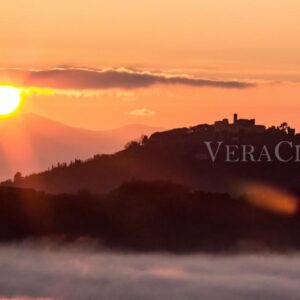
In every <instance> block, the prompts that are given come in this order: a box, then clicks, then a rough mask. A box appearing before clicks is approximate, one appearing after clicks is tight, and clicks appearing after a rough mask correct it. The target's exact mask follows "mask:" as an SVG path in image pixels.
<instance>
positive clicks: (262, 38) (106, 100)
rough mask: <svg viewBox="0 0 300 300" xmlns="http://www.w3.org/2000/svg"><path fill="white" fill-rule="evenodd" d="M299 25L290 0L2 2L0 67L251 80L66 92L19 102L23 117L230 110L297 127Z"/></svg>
mask: <svg viewBox="0 0 300 300" xmlns="http://www.w3.org/2000/svg"><path fill="white" fill-rule="evenodd" d="M299 20H300V2H299V1H298V0H284V1H283V0H275V1H274V0H273V1H271V0H243V1H241V0H209V1H200V0H186V1H179V0H177V1H176V0H173V1H171V0H164V1H161V0H160V1H158V0H152V1H141V0H127V1H123V0H111V1H101V0H89V1H86V0H85V1H83V0H72V1H64V2H63V1H61V0H51V1H50V0H43V1H38V0H10V1H2V3H1V10H0V45H1V52H0V67H2V68H11V67H14V68H21V69H26V70H27V69H48V68H52V67H57V66H65V67H66V66H72V67H88V68H95V69H99V70H102V69H103V68H119V67H125V68H134V69H135V70H139V71H152V72H164V73H166V72H167V73H168V74H173V75H176V76H194V77H197V78H205V79H207V78H208V79H211V80H217V81H218V80H237V81H245V82H249V81H250V82H256V83H257V85H256V86H255V87H249V88H245V89H234V88H233V89H231V88H220V87H211V86H210V87H207V86H206V87H199V86H190V85H186V84H180V85H177V84H162V83H159V84H154V85H150V86H147V87H142V88H141V87H139V88H131V89H130V90H128V89H127V88H124V87H121V88H105V89H103V88H98V89H97V92H95V91H94V93H91V94H88V95H87V94H85V95H82V94H81V93H79V94H78V95H77V94H76V90H79V89H78V88H75V91H74V89H73V91H72V93H70V91H69V93H68V95H63V93H56V92H55V93H54V94H52V95H43V94H38V95H30V96H28V97H27V98H26V99H25V101H24V106H23V112H34V113H38V114H41V115H44V116H47V117H50V118H53V119H56V120H60V121H63V122H65V123H68V124H71V125H74V126H80V127H85V128H92V129H104V128H112V127H117V126H122V125H125V124H129V123H144V124H151V125H156V126H163V127H173V126H183V125H193V124H197V123H201V122H211V121H213V120H215V119H217V118H223V117H230V116H231V114H232V113H233V112H238V113H240V115H242V116H243V117H256V118H257V119H258V122H260V123H267V124H273V123H274V124H278V123H279V122H281V121H288V122H289V123H290V124H291V125H292V126H296V127H297V128H298V129H299V130H300V121H299V120H300V119H299V118H298V113H297V112H298V111H299V105H300V104H298V103H299V101H298V100H299V97H300V85H299V81H300V56H299V53H300V39H299V36H300V26H299ZM0 83H1V82H0Z"/></svg>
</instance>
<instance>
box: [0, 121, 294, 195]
mask: <svg viewBox="0 0 300 300" xmlns="http://www.w3.org/2000/svg"><path fill="white" fill-rule="evenodd" d="M238 121H244V120H238ZM246 121H247V120H246ZM221 122H223V121H221ZM251 122H252V120H250V123H251ZM216 123H217V124H218V122H216ZM243 124H244V122H242V127H241V128H240V127H234V126H235V125H230V124H229V125H227V126H228V129H226V128H225V129H226V130H225V129H224V130H223V131H220V130H219V129H218V126H217V125H207V124H204V125H198V126H195V127H190V128H181V129H174V130H169V131H165V132H160V133H154V134H152V135H151V136H150V137H149V138H148V137H144V138H143V139H142V140H141V141H140V142H136V141H133V142H131V143H128V145H127V147H126V149H125V150H123V151H120V152H118V153H116V154H113V155H95V156H94V157H93V158H91V159H89V160H86V161H80V160H76V161H74V162H72V163H71V164H68V165H67V164H65V163H60V164H58V166H56V167H54V168H52V169H50V170H48V171H45V172H42V173H39V174H33V175H30V176H27V177H25V178H24V177H22V176H20V174H19V176H17V177H16V178H15V180H14V182H12V181H8V182H5V183H4V184H5V185H10V186H16V187H23V188H34V189H37V190H44V191H47V192H51V193H62V192H68V193H76V192H78V191H80V190H82V189H86V190H89V191H90V192H93V193H103V192H108V191H110V190H113V189H114V188H116V187H117V186H119V185H120V184H121V183H122V182H124V181H127V180H131V179H140V180H171V181H173V182H176V183H180V184H184V185H188V186H190V187H193V188H198V189H203V190H207V191H219V192H230V193H231V194H238V193H239V188H238V187H239V183H240V181H245V180H246V181H248V180H255V181H259V182H267V183H272V184H274V185H276V186H281V187H285V188H295V187H298V185H299V182H300V172H299V169H300V162H295V161H294V160H293V161H291V162H282V161H279V160H278V159H274V149H275V146H276V145H277V144H278V143H279V142H280V141H290V142H292V143H293V144H295V145H296V144H300V137H299V135H295V133H294V131H292V129H290V128H289V127H286V126H285V125H284V126H283V125H282V127H278V128H274V127H271V128H268V129H264V127H263V126H256V125H255V126H256V127H255V126H254V125H253V126H252V125H251V124H252V123H251V124H250V127H247V126H246V127H243V126H244V125H243ZM247 124H248V123H247V122H246V125H247ZM232 126H233V127H232ZM251 126H252V127H251ZM246 129H247V130H246ZM261 129H262V130H261ZM205 141H212V143H213V144H212V147H214V148H216V146H217V142H218V141H222V142H223V143H225V144H234V145H236V146H240V145H244V144H251V145H252V146H253V147H254V148H255V151H254V154H253V155H254V156H255V158H256V159H258V158H259V157H260V151H261V150H262V147H263V146H267V147H268V149H269V150H270V153H271V154H270V155H272V159H274V160H273V161H272V163H270V162H268V161H266V156H262V160H261V161H259V162H258V161H256V162H252V161H246V162H243V161H241V160H240V161H239V162H235V163H233V162H226V161H225V159H226V153H225V152H224V149H223V148H222V149H221V150H220V152H219V155H218V158H217V159H216V161H215V162H213V161H212V160H211V158H210V156H209V153H208V149H207V148H206V146H205V144H204V142H205ZM285 146H286V147H285V148H284V147H283V148H282V149H281V151H282V153H281V155H282V156H283V157H289V156H290V155H291V153H290V152H292V154H293V155H294V156H296V153H294V152H293V151H295V150H296V148H295V147H294V148H290V147H289V145H285ZM82 147H84V145H82ZM238 151H240V150H238ZM238 155H240V156H241V154H238Z"/></svg>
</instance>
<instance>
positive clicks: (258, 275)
mask: <svg viewBox="0 0 300 300" xmlns="http://www.w3.org/2000/svg"><path fill="white" fill-rule="evenodd" d="M299 258H300V255H299V254H293V255H275V254H274V255H264V256H258V255H235V256H209V255H170V254H122V253H108V252H99V251H94V250H92V249H88V248H87V247H84V248H80V247H75V246H72V247H69V248H56V249H54V248H53V247H38V246H29V245H26V244H22V245H17V246H16V245H2V246H0V299H13V300H21V299H22V300H25V299H26V300H32V299H41V300H50V299H66V300H68V299H70V300H71V299H72V300H77V299H83V300H85V299H108V300H109V299H122V300H123V299H124V300H131V299H146V300H147V299H174V300H179V299H212V300H217V299H222V300H232V299H242V300H243V299H264V300H269V299H270V300H271V299H272V300H276V299H280V300H281V299H299V298H298V297H299V295H300V259H299Z"/></svg>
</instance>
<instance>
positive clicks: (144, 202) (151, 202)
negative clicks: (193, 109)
mask: <svg viewBox="0 0 300 300" xmlns="http://www.w3.org/2000/svg"><path fill="white" fill-rule="evenodd" d="M299 226H300V218H299V211H298V212H295V214H294V215H289V216H286V215H277V214H273V213H271V212H267V211H263V210H260V209H258V208H256V207H255V206H252V205H251V204H249V202H246V201H245V199H244V198H243V197H239V198H232V197H230V196H229V195H228V194H218V193H206V192H201V191H190V190H189V189H187V188H186V187H183V186H180V185H176V184H172V183H168V182H129V183H126V184H123V185H122V186H120V187H119V188H117V189H116V190H114V191H113V192H110V193H109V194H105V195H102V196H96V195H92V194H90V193H88V192H84V191H82V192H80V193H78V194H76V195H71V194H61V195H50V194H45V193H43V192H35V191H34V190H22V189H16V188H8V187H1V188H0V240H1V241H20V240H23V239H27V238H33V239H38V238H48V239H50V240H51V239H53V240H54V241H57V240H62V241H74V240H78V239H82V238H85V239H88V238H90V239H93V240H96V241H98V242H99V243H100V244H101V245H102V246H105V247H112V248H114V249H119V250H122V249H123V250H124V249H128V250H141V251H142V250H143V251H159V250H167V251H174V252H192V251H215V252H219V251H221V252H223V251H252V250H259V251H261V250H272V251H277V250H278V251H279V250H288V249H298V250H299V248H300V238H299Z"/></svg>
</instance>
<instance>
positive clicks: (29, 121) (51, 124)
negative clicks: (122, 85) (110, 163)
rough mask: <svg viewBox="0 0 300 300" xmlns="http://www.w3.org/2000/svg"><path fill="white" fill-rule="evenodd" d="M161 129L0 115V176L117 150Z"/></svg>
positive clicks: (33, 116) (40, 169) (43, 168)
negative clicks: (89, 125) (91, 127)
mask: <svg viewBox="0 0 300 300" xmlns="http://www.w3.org/2000/svg"><path fill="white" fill-rule="evenodd" d="M160 130H162V129H161V128H158V127H150V126H145V125H140V124H133V125H128V126H124V127H121V128H116V129H112V130H105V131H93V130H87V129H81V128H75V127H71V126H67V125H65V124H63V123H60V122H57V121H54V120H51V119H48V118H45V117H41V116H38V115H35V114H24V115H19V116H15V117H12V118H7V119H0V136H1V139H0V178H1V179H2V180H4V179H7V178H11V177H12V176H13V175H14V174H15V173H16V172H17V171H20V172H21V173H24V174H30V173H33V172H40V171H42V170H45V169H48V168H49V167H50V168H51V166H53V165H56V164H57V163H58V162H70V161H71V160H74V159H87V158H89V157H91V156H93V155H94V154H97V153H114V152H116V151H119V150H121V149H123V148H124V145H125V144H126V142H128V141H130V140H132V139H137V138H139V137H140V136H141V135H143V134H146V135H149V134H151V133H153V132H156V131H160Z"/></svg>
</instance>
